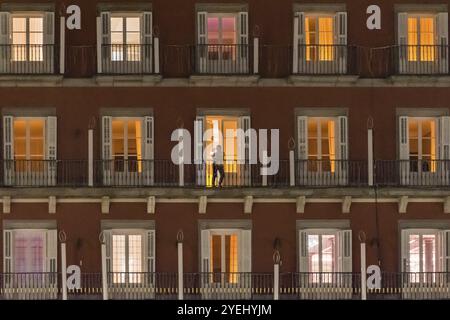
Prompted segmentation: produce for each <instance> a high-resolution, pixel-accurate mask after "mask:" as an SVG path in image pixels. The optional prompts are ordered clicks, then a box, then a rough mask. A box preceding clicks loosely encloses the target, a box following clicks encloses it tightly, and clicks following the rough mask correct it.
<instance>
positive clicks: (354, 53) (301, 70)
mask: <svg viewBox="0 0 450 320" xmlns="http://www.w3.org/2000/svg"><path fill="white" fill-rule="evenodd" d="M293 56H294V58H293V74H299V75H302V74H303V75H346V74H348V75H354V74H358V73H359V60H358V59H359V57H358V47H356V46H350V45H299V46H298V47H297V48H294V52H293Z"/></svg>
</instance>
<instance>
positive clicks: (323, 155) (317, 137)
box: [308, 118, 336, 172]
mask: <svg viewBox="0 0 450 320" xmlns="http://www.w3.org/2000/svg"><path fill="white" fill-rule="evenodd" d="M335 128H336V122H335V120H334V119H331V118H308V160H310V161H309V163H308V170H309V171H331V172H334V171H335V165H336V164H335V160H336V138H335V134H336V130H335Z"/></svg>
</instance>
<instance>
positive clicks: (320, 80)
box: [288, 75, 359, 86]
mask: <svg viewBox="0 0 450 320" xmlns="http://www.w3.org/2000/svg"><path fill="white" fill-rule="evenodd" d="M358 78H359V76H354V75H291V76H289V79H288V81H289V83H291V84H294V85H298V84H302V85H308V84H309V85H311V86H317V85H320V84H324V85H333V84H335V85H339V84H355V83H356V82H357V80H358Z"/></svg>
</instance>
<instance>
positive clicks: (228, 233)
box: [209, 229, 241, 283]
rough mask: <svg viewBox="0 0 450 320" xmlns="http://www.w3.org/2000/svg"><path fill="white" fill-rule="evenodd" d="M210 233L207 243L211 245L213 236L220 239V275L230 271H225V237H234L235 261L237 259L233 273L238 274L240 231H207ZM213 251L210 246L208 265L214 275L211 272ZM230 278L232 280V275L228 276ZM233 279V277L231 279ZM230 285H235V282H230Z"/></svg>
mask: <svg viewBox="0 0 450 320" xmlns="http://www.w3.org/2000/svg"><path fill="white" fill-rule="evenodd" d="M209 231H210V234H209V237H210V239H209V241H211V243H212V240H213V236H220V237H221V253H220V260H221V266H220V270H221V271H220V273H222V274H224V273H225V274H226V273H231V272H230V271H228V272H227V271H226V250H225V249H226V245H225V241H224V240H225V237H226V236H233V235H236V250H237V253H236V259H237V261H236V268H237V271H235V272H234V273H239V262H240V259H241V257H240V254H241V252H240V248H239V245H240V242H241V239H240V231H241V230H240V229H210V230H209ZM213 260H214V259H213V250H212V245H211V252H210V261H211V262H210V263H211V267H210V268H211V273H214V271H213V264H214V262H213ZM230 278H232V275H231V274H230ZM233 278H234V277H233ZM230 282H231V283H235V282H236V281H234V282H233V281H230Z"/></svg>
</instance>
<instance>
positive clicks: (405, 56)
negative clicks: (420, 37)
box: [393, 45, 449, 75]
mask: <svg viewBox="0 0 450 320" xmlns="http://www.w3.org/2000/svg"><path fill="white" fill-rule="evenodd" d="M448 48H449V47H448V46H438V45H421V46H411V45H409V46H407V45H400V46H396V47H394V51H393V53H394V61H395V62H396V65H395V66H396V67H395V71H396V73H397V74H404V75H440V74H441V75H442V74H448V71H449V69H448Z"/></svg>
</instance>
